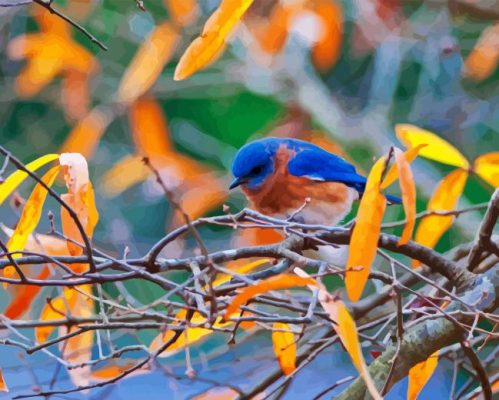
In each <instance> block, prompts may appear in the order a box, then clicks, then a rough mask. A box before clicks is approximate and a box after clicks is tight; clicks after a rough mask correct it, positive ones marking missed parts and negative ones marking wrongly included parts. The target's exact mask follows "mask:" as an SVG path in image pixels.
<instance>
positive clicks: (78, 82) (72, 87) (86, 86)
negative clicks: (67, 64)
mask: <svg viewBox="0 0 499 400" xmlns="http://www.w3.org/2000/svg"><path fill="white" fill-rule="evenodd" d="M61 95H62V101H61V104H62V106H63V107H64V113H65V115H66V118H67V120H68V121H70V122H74V121H79V120H80V119H82V118H84V117H85V116H86V115H87V114H88V113H89V111H90V108H89V107H90V82H89V78H88V74H87V73H82V72H79V71H72V70H70V71H68V72H66V74H65V77H64V79H63V80H62V89H61Z"/></svg>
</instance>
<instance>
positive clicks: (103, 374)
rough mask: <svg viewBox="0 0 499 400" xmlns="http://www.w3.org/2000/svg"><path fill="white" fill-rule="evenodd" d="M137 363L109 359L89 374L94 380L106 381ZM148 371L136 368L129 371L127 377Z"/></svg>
mask: <svg viewBox="0 0 499 400" xmlns="http://www.w3.org/2000/svg"><path fill="white" fill-rule="evenodd" d="M136 364H137V361H134V360H111V361H109V362H108V363H107V364H106V365H104V366H103V367H101V368H98V369H94V370H92V371H91V372H90V376H91V378H92V380H94V381H108V380H109V379H113V378H116V377H118V376H120V375H121V374H122V373H124V372H126V371H128V370H129V369H131V368H133V367H134V366H135V365H136ZM146 372H148V371H147V370H145V369H144V368H139V369H136V370H135V371H133V372H131V373H129V374H128V375H127V377H131V376H137V375H139V374H143V373H146Z"/></svg>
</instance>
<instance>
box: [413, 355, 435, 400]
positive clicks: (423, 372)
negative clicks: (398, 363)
mask: <svg viewBox="0 0 499 400" xmlns="http://www.w3.org/2000/svg"><path fill="white" fill-rule="evenodd" d="M438 352H439V351H438V350H437V351H436V352H435V353H433V354H432V355H431V356H430V357H428V358H427V359H426V360H425V361H422V362H420V363H419V364H416V365H415V366H414V367H412V368H411V369H410V370H409V385H408V387H407V400H416V398H417V397H418V395H419V393H420V392H421V389H423V387H424V385H426V383H427V382H428V381H429V380H430V378H431V376H432V375H433V372H434V371H435V369H436V368H437V365H438Z"/></svg>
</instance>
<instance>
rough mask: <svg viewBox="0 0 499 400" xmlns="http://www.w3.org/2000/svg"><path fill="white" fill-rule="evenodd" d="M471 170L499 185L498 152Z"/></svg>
mask: <svg viewBox="0 0 499 400" xmlns="http://www.w3.org/2000/svg"><path fill="white" fill-rule="evenodd" d="M473 171H475V173H476V174H477V175H478V176H479V177H480V178H482V179H483V180H484V181H486V182H487V183H489V184H490V185H492V186H493V187H499V152H493V153H487V154H483V155H481V156H479V157H477V158H476V160H475V161H474V163H473ZM0 188H1V186H0Z"/></svg>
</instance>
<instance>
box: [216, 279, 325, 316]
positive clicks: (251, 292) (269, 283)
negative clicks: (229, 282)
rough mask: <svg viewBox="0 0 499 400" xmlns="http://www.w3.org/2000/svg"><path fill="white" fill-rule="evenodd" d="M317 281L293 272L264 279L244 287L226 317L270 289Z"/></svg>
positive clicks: (309, 283)
mask: <svg viewBox="0 0 499 400" xmlns="http://www.w3.org/2000/svg"><path fill="white" fill-rule="evenodd" d="M316 284H317V282H316V281H315V280H314V279H312V278H300V277H298V276H296V275H292V274H281V275H277V276H273V277H271V278H267V279H263V280H261V281H259V282H257V283H256V284H255V285H253V286H248V287H246V288H244V289H243V290H242V291H241V293H239V294H238V295H237V296H235V297H234V298H233V299H232V302H231V303H230V304H229V306H228V307H227V309H226V311H225V315H224V318H225V319H228V318H230V316H231V315H232V314H234V313H236V312H237V311H238V310H239V307H241V306H242V305H243V304H245V303H247V302H248V301H249V300H251V299H252V298H253V297H255V296H258V295H259V294H262V293H265V292H268V291H270V290H280V289H289V288H292V287H296V286H306V285H316Z"/></svg>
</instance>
